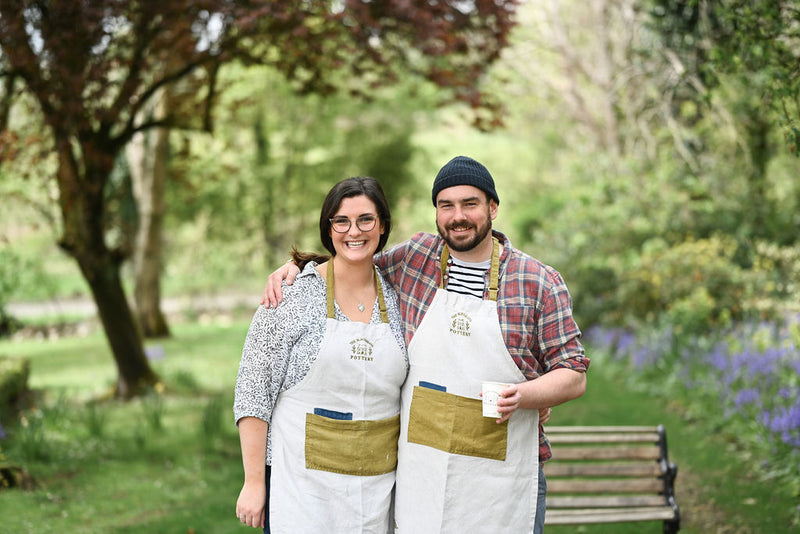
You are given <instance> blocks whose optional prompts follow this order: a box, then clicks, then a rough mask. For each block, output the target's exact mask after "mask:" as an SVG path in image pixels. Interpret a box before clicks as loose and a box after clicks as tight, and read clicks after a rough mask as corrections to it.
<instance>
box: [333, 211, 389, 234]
mask: <svg viewBox="0 0 800 534" xmlns="http://www.w3.org/2000/svg"><path fill="white" fill-rule="evenodd" d="M365 218H372V226H370V227H369V228H362V227H361V222H360V221H362V220H363V219H365ZM379 218H380V217H378V216H377V215H359V216H358V217H356V219H355V221H356V228H358V229H359V231H361V232H371V231H372V230H374V229H375V226H376V225H377V224H378V219H379ZM345 220H347V228H345V229H344V230H337V229H336V223H337V222H339V223H344V221H345ZM328 222H330V223H331V230H333V231H334V232H336V233H337V234H346V233H347V232H349V231H350V229H351V228H352V227H353V219H351V218H350V217H345V216H344V215H339V216H337V217H331V218H330V219H328Z"/></svg>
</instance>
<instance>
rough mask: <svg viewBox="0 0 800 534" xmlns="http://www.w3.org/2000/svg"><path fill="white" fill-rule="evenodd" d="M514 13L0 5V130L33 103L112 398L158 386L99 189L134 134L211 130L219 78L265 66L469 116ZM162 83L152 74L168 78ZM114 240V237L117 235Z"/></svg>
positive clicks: (304, 85)
mask: <svg viewBox="0 0 800 534" xmlns="http://www.w3.org/2000/svg"><path fill="white" fill-rule="evenodd" d="M515 4H516V2H515V1H508V2H494V1H487V0H482V1H478V2H476V3H474V4H473V6H470V7H471V8H470V9H467V8H466V6H465V4H464V3H463V2H457V1H453V2H438V3H434V4H431V3H429V2H421V1H420V2H412V3H409V2H362V1H358V0H348V1H346V2H343V3H340V2H335V3H331V2H327V1H308V2H301V3H294V2H272V1H268V0H263V1H249V2H248V1H241V2H230V1H227V0H204V1H199V2H198V1H189V0H181V1H174V2H164V1H163V0H141V1H139V2H118V1H116V0H101V1H96V2H84V1H82V0H58V1H47V0H43V1H15V0H3V1H2V2H0V76H2V81H3V84H2V87H3V93H2V95H0V102H2V103H4V104H5V109H3V110H0V119H2V120H3V123H0V125H2V126H3V127H4V128H5V126H6V124H5V122H6V117H7V116H8V111H7V109H8V107H9V106H13V103H14V98H13V96H10V95H15V94H17V87H21V88H22V89H23V90H24V91H26V92H28V93H30V94H31V95H32V96H33V98H34V100H35V101H36V102H37V104H38V107H39V111H40V113H41V117H42V121H43V123H44V124H45V125H46V127H47V129H48V131H49V134H50V136H51V139H52V145H51V147H52V151H53V152H54V153H55V154H56V158H57V170H56V172H55V174H54V176H53V179H54V180H55V182H56V183H57V184H58V190H59V207H60V210H61V216H62V219H63V228H62V232H61V237H60V239H59V244H60V246H61V247H62V248H63V249H64V250H65V251H67V253H69V254H70V255H71V256H72V257H74V258H75V260H76V262H77V263H78V265H79V267H80V270H81V272H82V274H83V276H84V277H85V278H86V281H87V283H88V285H89V287H90V289H91V292H92V295H93V297H94V300H95V303H96V304H97V308H98V311H99V315H100V319H101V322H102V324H103V327H104V330H105V333H106V336H107V338H108V341H109V345H110V346H111V349H112V352H113V354H114V359H115V362H116V364H117V369H118V380H117V386H116V392H117V394H118V395H120V396H123V397H130V396H133V395H136V394H138V393H139V392H140V391H142V390H143V389H144V388H146V387H148V386H149V385H152V384H153V383H155V382H156V381H157V380H158V378H157V376H156V375H155V373H154V372H153V371H152V369H151V368H150V366H149V364H148V362H147V358H146V357H145V354H144V350H143V345H142V342H141V338H140V336H139V332H138V330H137V328H136V322H135V319H134V317H133V314H132V312H131V310H130V308H129V306H128V303H127V300H126V298H125V293H124V290H123V287H122V283H121V280H120V264H121V263H122V261H123V259H124V258H125V254H126V253H125V250H124V249H123V248H122V247H120V246H119V244H118V243H115V242H114V234H113V232H109V231H108V230H109V228H108V224H107V223H108V217H107V215H108V213H107V204H106V188H107V186H108V184H109V179H110V176H111V174H112V170H113V169H114V165H115V161H116V160H117V156H118V155H119V153H120V151H121V150H122V149H123V147H124V146H125V145H126V144H127V143H128V142H129V141H130V140H131V138H132V137H133V136H134V135H135V134H136V133H137V132H140V131H144V130H146V129H148V128H152V127H156V126H176V125H178V123H177V120H178V119H179V118H181V117H183V118H185V117H195V118H196V119H197V120H196V121H194V122H195V125H196V126H203V127H206V128H210V126H211V122H212V120H211V119H212V108H213V106H212V105H213V103H214V100H215V98H216V95H217V89H218V87H217V85H216V82H217V75H218V72H219V69H220V67H221V66H222V65H224V64H225V63H227V62H230V61H233V60H235V59H237V58H239V59H241V60H243V61H248V62H256V63H268V64H272V65H275V66H276V67H277V68H278V69H279V70H280V71H281V72H283V73H284V74H285V75H286V76H287V77H288V78H289V79H291V80H293V81H294V82H295V84H296V88H297V90H300V91H315V92H322V93H324V92H329V91H332V90H334V89H335V88H337V87H345V88H346V89H347V90H349V91H352V92H355V93H365V92H369V91H368V90H369V88H370V85H372V84H380V83H382V82H385V81H392V80H393V79H396V78H397V77H399V76H400V75H401V74H402V73H405V72H415V73H419V74H421V75H423V76H425V77H427V78H429V79H431V80H433V81H434V82H436V83H437V84H439V85H441V86H445V87H450V88H452V90H453V93H452V94H453V96H455V97H456V98H459V99H463V100H466V101H469V102H470V103H471V104H473V105H474V106H476V107H478V106H480V105H481V104H482V102H483V101H482V99H481V93H480V92H479V91H478V90H477V89H476V87H477V85H476V83H475V82H476V80H477V79H478V77H479V76H480V75H481V73H482V72H483V70H484V68H485V67H486V66H487V65H488V64H489V63H491V62H492V61H493V60H494V59H496V58H497V57H498V55H499V51H500V50H501V49H502V47H503V46H504V45H505V44H506V41H505V38H506V35H507V33H508V31H509V30H510V28H511V26H512V22H513V20H512V16H513V14H514V8H515ZM167 59H169V62H168V65H169V70H166V71H165V70H164V69H163V68H162V67H163V65H165V64H167ZM188 77H198V78H199V79H200V80H201V81H202V82H203V85H204V87H205V91H204V92H202V93H201V94H199V95H198V97H199V99H200V102H199V104H200V105H199V106H198V111H199V112H198V113H194V114H191V115H188V114H180V113H178V112H177V111H178V110H172V111H173V112H172V113H170V114H168V115H167V116H166V117H164V118H162V119H160V120H159V119H157V120H152V121H148V120H144V122H140V119H139V117H141V115H140V113H139V112H140V111H141V110H143V109H144V108H145V106H146V105H147V104H148V102H150V100H151V99H152V98H153V96H154V95H155V94H156V93H157V92H158V91H159V90H160V89H161V88H163V87H167V86H169V85H171V84H174V83H176V82H178V81H180V80H183V79H186V78H188ZM117 236H118V237H119V232H118V234H117Z"/></svg>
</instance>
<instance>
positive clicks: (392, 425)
mask: <svg viewBox="0 0 800 534" xmlns="http://www.w3.org/2000/svg"><path fill="white" fill-rule="evenodd" d="M399 437H400V415H396V416H394V417H389V418H387V419H379V420H377V421H347V420H339V419H330V418H327V417H323V416H321V415H316V414H312V413H308V414H306V468H307V469H316V470H319V471H330V472H333V473H341V474H344V475H357V476H374V475H383V474H385V473H391V472H392V471H394V470H395V468H396V467H397V440H398V438H399Z"/></svg>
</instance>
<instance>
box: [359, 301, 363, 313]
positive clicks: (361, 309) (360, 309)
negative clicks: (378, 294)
mask: <svg viewBox="0 0 800 534" xmlns="http://www.w3.org/2000/svg"><path fill="white" fill-rule="evenodd" d="M358 311H360V312H363V311H364V305H363V304H361V303H360V302H359V303H358Z"/></svg>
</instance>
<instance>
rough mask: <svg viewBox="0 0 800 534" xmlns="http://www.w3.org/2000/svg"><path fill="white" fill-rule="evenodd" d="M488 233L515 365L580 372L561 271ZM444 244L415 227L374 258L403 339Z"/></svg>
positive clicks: (544, 450)
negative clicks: (392, 293)
mask: <svg viewBox="0 0 800 534" xmlns="http://www.w3.org/2000/svg"><path fill="white" fill-rule="evenodd" d="M493 234H494V236H495V237H497V238H498V239H499V240H500V244H501V246H502V250H501V253H500V281H499V286H500V287H499V288H498V289H499V290H498V294H497V314H498V316H499V319H500V328H501V330H502V332H503V338H504V339H505V343H506V347H507V348H508V351H509V353H510V354H511V357H512V358H513V359H514V362H515V363H516V364H517V367H519V369H520V370H521V371H522V373H523V374H524V375H525V377H527V378H528V380H533V379H535V378H537V377H538V376H540V375H542V374H544V373H547V372H549V371H551V370H553V369H558V368H567V369H574V370H576V371H581V372H585V371H586V369H587V368H588V367H589V358H588V357H586V355H585V352H584V349H583V346H582V345H581V342H580V336H581V332H580V330H579V329H578V325H577V324H575V321H574V320H573V318H572V297H570V294H569V291H568V290H567V286H566V284H565V283H564V280H563V279H562V278H561V275H560V274H559V273H558V272H557V271H556V270H555V269H553V268H552V267H549V266H547V265H544V264H543V263H541V262H540V261H538V260H536V259H535V258H532V257H531V256H528V255H527V254H525V253H523V252H520V251H519V250H516V249H514V248H513V247H512V246H511V242H510V241H509V239H508V238H507V237H506V236H504V235H503V234H501V233H500V232H496V231H493ZM443 245H444V240H443V239H442V238H441V237H440V236H436V235H432V234H427V233H419V234H417V235H415V236H414V237H412V238H411V239H409V240H408V241H405V242H403V243H400V244H399V245H395V246H394V247H392V248H391V249H389V250H387V251H385V252H383V253H381V254H380V255H379V256H377V258H376V263H377V265H378V267H379V268H380V269H381V272H382V273H383V276H384V277H385V278H386V279H387V280H388V281H389V282H390V283H391V284H392V286H394V288H395V290H396V291H397V296H398V298H399V301H400V311H401V314H402V316H403V327H404V330H405V339H406V344H408V343H410V342H411V338H412V337H413V336H414V332H416V330H417V327H418V326H419V325H420V323H421V322H422V319H423V317H424V316H425V311H426V310H427V309H428V306H429V305H430V303H431V302H432V301H433V296H434V294H435V293H436V289H437V288H438V287H439V284H440V281H441V276H442V274H441V272H440V268H439V259H440V257H441V253H442V247H443ZM487 276H488V274H487ZM487 297H488V291H487V294H485V295H484V298H487ZM551 456H552V452H551V450H550V443H549V441H548V440H547V437H546V436H545V435H544V431H543V430H542V427H541V426H540V427H539V461H540V462H544V461H546V460H548V459H550V457H551Z"/></svg>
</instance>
